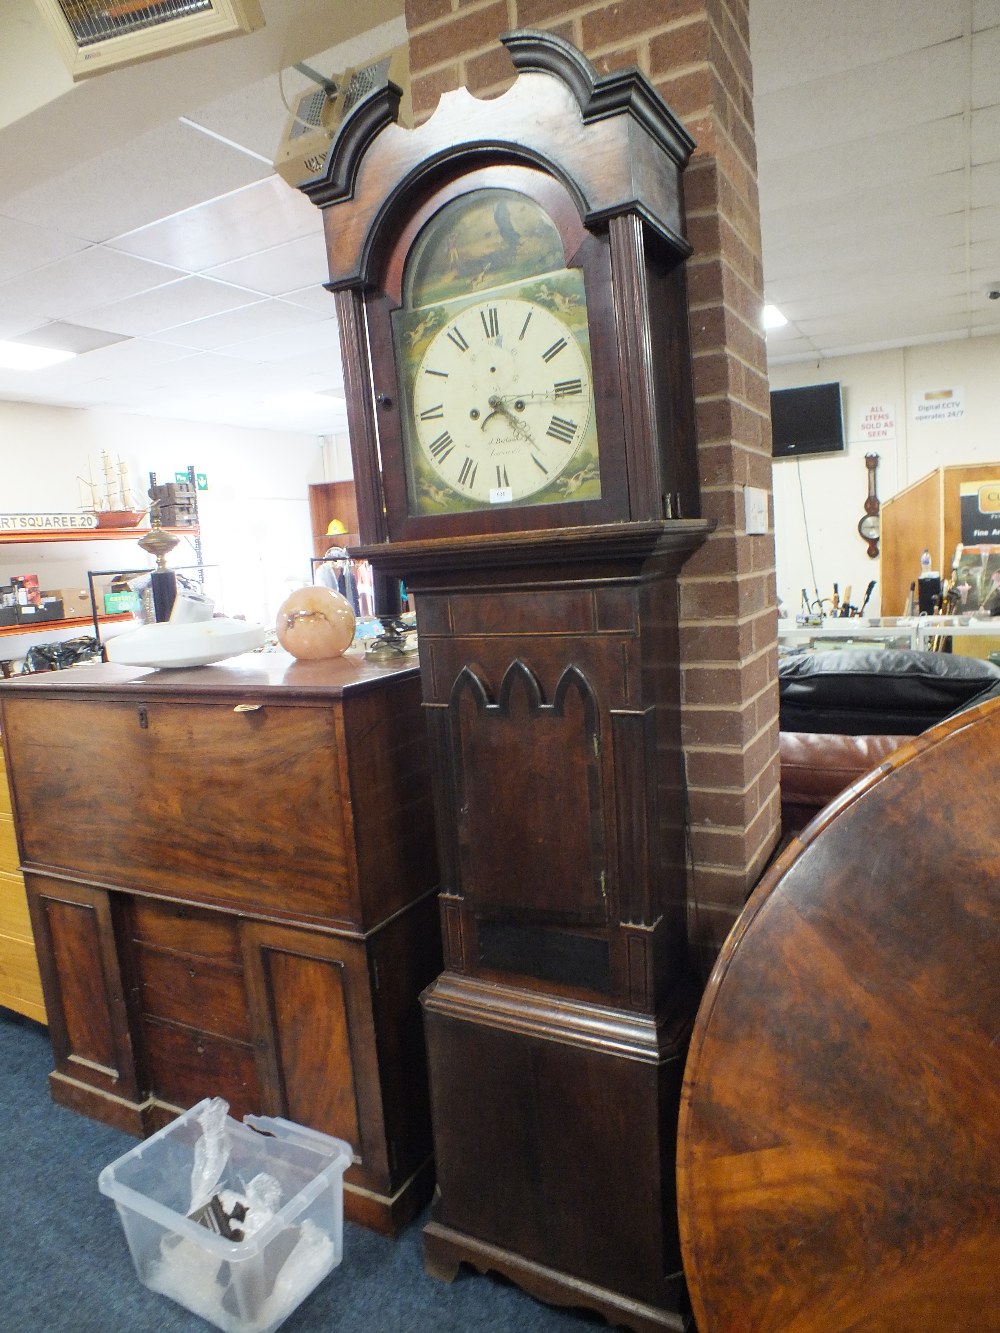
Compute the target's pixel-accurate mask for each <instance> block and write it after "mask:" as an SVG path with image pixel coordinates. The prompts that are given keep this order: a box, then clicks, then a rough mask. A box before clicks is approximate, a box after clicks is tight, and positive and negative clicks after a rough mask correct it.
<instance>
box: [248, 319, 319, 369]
mask: <svg viewBox="0 0 1000 1333" xmlns="http://www.w3.org/2000/svg"><path fill="white" fill-rule="evenodd" d="M225 354H226V356H227V357H230V356H231V357H237V358H239V360H241V361H255V362H261V361H283V360H285V359H287V358H288V357H293V356H295V357H298V356H308V355H313V356H315V355H317V354H319V355H321V356H323V357H325V358H327V359H329V358H330V357H331V356H333V357H335V358H336V360H337V361H338V362H339V360H340V331H339V329H338V327H337V321H336V320H335V319H321V320H318V321H317V322H315V323H312V324H308V325H306V326H305V327H300V328H293V329H285V330H284V331H283V332H282V333H275V334H271V335H269V336H268V337H266V338H252V339H251V340H250V341H249V342H244V343H237V344H235V345H234V346H232V347H227V348H226V352H225Z"/></svg>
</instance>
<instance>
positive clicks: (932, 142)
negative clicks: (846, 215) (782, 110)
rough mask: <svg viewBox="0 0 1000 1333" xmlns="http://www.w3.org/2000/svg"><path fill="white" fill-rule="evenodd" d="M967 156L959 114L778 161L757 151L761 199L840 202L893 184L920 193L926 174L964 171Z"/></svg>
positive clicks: (875, 132) (778, 202)
mask: <svg viewBox="0 0 1000 1333" xmlns="http://www.w3.org/2000/svg"><path fill="white" fill-rule="evenodd" d="M763 147H766V145H763ZM967 158H968V127H967V125H966V122H965V119H964V117H963V116H960V115H959V116H949V117H948V118H947V119H945V120H937V121H934V122H932V123H931V124H929V125H910V126H906V127H904V128H903V129H899V130H895V131H893V132H891V133H886V134H882V133H880V132H879V131H878V129H877V128H873V129H872V132H871V133H870V134H869V135H868V137H866V138H863V139H858V140H855V141H854V142H852V143H841V144H828V145H827V146H826V147H823V148H819V149H816V150H811V149H806V150H805V151H804V152H802V153H797V154H794V155H792V156H789V157H784V158H781V159H777V158H775V157H771V156H768V155H767V153H766V152H764V151H762V153H761V158H760V195H761V199H762V200H763V201H765V206H766V207H767V208H772V207H783V206H789V205H791V206H794V205H795V204H796V203H801V202H803V201H809V200H818V199H831V198H833V199H839V198H841V197H843V195H845V194H847V195H851V194H857V193H859V192H863V191H868V190H880V189H882V188H883V186H884V185H885V184H886V183H893V182H901V181H912V182H913V183H914V189H919V188H920V183H921V182H923V181H924V180H925V179H926V178H927V176H929V175H930V176H937V175H939V174H941V173H944V172H950V171H957V170H964V169H965V166H966V161H967Z"/></svg>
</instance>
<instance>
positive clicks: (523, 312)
mask: <svg viewBox="0 0 1000 1333" xmlns="http://www.w3.org/2000/svg"><path fill="white" fill-rule="evenodd" d="M403 293H404V299H403V304H402V307H401V308H400V309H399V310H398V311H396V312H395V313H394V315H393V341H394V344H395V351H396V360H397V366H398V368H399V375H400V399H401V428H402V443H403V450H404V457H405V460H406V471H407V479H406V483H407V497H408V505H409V511H410V513H411V514H413V515H437V514H447V513H460V512H463V511H468V510H482V509H489V508H491V507H495V506H513V507H518V506H522V505H524V506H527V505H542V504H564V503H573V502H576V501H582V500H591V499H599V498H600V496H601V479H600V461H599V452H598V440H597V426H596V412H595V404H594V387H593V373H592V369H591V359H590V341H589V332H588V323H587V304H586V293H585V289H584V283H583V277H582V274H581V273H580V271H579V270H578V269H573V268H566V267H565V259H564V255H563V247H562V242H561V240H560V237H559V233H558V231H557V230H556V228H555V225H554V224H553V222H552V220H551V219H550V218H549V217H548V215H547V214H546V213H545V212H544V210H543V209H542V208H541V207H540V206H539V205H538V204H537V203H536V202H535V201H534V200H532V199H530V198H527V197H526V196H524V195H520V194H518V193H517V192H516V191H513V190H507V189H494V188H489V189H481V190H474V191H471V192H470V193H469V194H468V195H464V196H460V197H459V198H458V199H453V200H451V201H450V202H448V203H447V204H445V205H444V206H443V207H442V208H441V209H440V210H439V212H438V213H437V214H435V215H434V217H433V218H432V219H431V220H430V221H429V222H428V223H427V224H426V226H425V227H424V230H423V232H422V233H421V235H420V236H419V238H418V239H417V241H416V243H415V245H414V247H413V250H412V252H411V254H410V257H409V258H408V260H407V266H406V275H405V278H404V283H403Z"/></svg>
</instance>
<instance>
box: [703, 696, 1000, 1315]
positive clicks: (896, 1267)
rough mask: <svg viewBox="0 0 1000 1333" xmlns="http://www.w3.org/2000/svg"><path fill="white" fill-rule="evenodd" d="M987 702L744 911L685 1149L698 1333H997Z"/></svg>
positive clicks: (794, 850) (838, 807)
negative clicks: (928, 1332)
mask: <svg viewBox="0 0 1000 1333" xmlns="http://www.w3.org/2000/svg"><path fill="white" fill-rule="evenodd" d="M998 785H1000V700H998V701H993V702H991V703H988V704H984V705H982V706H980V707H979V708H976V709H971V710H969V711H968V712H967V713H965V714H963V715H962V716H961V717H959V718H958V719H954V720H952V721H950V722H945V723H942V724H941V725H940V726H938V727H935V728H933V730H932V731H930V732H926V733H925V734H924V735H923V736H921V737H918V739H917V740H916V741H914V742H911V743H909V744H908V745H906V746H905V747H904V748H902V749H900V750H898V751H897V752H896V753H895V754H894V755H893V756H892V758H891V759H889V760H888V761H887V762H886V763H884V764H883V765H882V766H881V767H880V768H879V769H877V770H875V771H874V772H873V773H871V774H868V775H867V776H866V777H864V778H862V779H861V781H860V782H858V783H856V784H855V785H854V786H853V787H852V788H851V789H850V790H849V791H848V792H846V793H845V794H844V795H843V796H842V797H840V798H838V800H837V801H836V802H835V803H834V804H833V805H832V806H830V807H828V808H827V810H826V811H824V812H823V813H822V814H821V815H820V816H818V817H817V819H816V820H814V821H813V823H812V824H811V825H810V826H809V827H808V828H807V829H806V830H805V831H804V832H803V834H802V835H801V837H800V839H798V840H796V841H795V842H793V843H792V845H791V846H790V847H789V848H788V849H786V851H785V852H784V853H783V854H782V856H781V857H780V858H779V860H778V861H777V862H776V863H775V865H774V867H773V868H772V870H771V871H770V872H769V873H768V875H767V876H766V877H765V879H764V880H763V881H762V882H761V884H760V886H759V887H758V888H757V889H756V890H755V892H754V894H753V896H752V897H751V899H750V901H749V902H748V904H747V906H746V908H745V910H744V912H743V914H742V915H741V917H740V919H739V921H738V922H737V924H736V926H735V927H734V929H733V932H732V934H731V935H730V937H729V939H728V941H727V942H726V945H725V947H724V949H723V952H722V954H721V956H720V958H719V961H718V963H717V965H716V968H715V970H714V972H713V975H712V978H711V980H710V982H709V985H708V988H707V990H706V993H705V996H704V999H703V1002H702V1005H701V1008H700V1010H699V1013H698V1018H697V1022H696V1025H695V1030H694V1035H693V1039H692V1045H691V1050H690V1053H689V1057H688V1062H687V1067H686V1071H685V1081H684V1091H683V1100H682V1106H681V1119H680V1129H679V1138H678V1208H679V1219H680V1226H681V1239H682V1248H683V1254H684V1268H685V1273H686V1275H687V1279H688V1285H689V1289H690V1292H691V1300H692V1305H693V1308H694V1314H695V1319H696V1321H697V1327H698V1333H848V1330H851V1333H924V1331H925V1330H948V1333H959V1331H961V1333H995V1331H997V1330H1000V949H998V945H1000V855H998V853H1000V801H998V795H997V794H998Z"/></svg>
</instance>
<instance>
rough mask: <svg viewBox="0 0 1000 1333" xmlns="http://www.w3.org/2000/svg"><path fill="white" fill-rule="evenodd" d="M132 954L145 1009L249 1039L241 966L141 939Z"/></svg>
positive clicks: (158, 1015)
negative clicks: (168, 949) (169, 950)
mask: <svg viewBox="0 0 1000 1333" xmlns="http://www.w3.org/2000/svg"><path fill="white" fill-rule="evenodd" d="M133 957H134V961H135V969H136V984H137V986H138V992H139V1004H140V1007H141V1009H142V1012H143V1013H144V1014H145V1015H147V1016H148V1017H150V1018H161V1019H164V1020H166V1021H168V1022H172V1023H183V1024H184V1025H186V1026H187V1027H192V1028H198V1029H199V1030H201V1031H203V1032H209V1033H212V1034H214V1035H215V1036H219V1037H232V1038H235V1039H236V1040H238V1041H249V1040H250V1018H249V1015H248V1013H247V1003H246V994H245V991H244V988H243V973H242V970H239V969H236V968H232V967H222V966H219V965H217V964H212V963H208V962H206V961H205V959H203V958H198V957H196V956H194V955H192V954H175V953H165V952H162V951H161V950H159V949H152V948H149V947H148V946H145V945H139V946H138V947H137V948H136V949H135V952H134V955H133Z"/></svg>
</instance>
